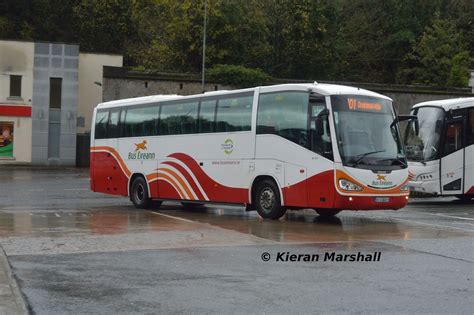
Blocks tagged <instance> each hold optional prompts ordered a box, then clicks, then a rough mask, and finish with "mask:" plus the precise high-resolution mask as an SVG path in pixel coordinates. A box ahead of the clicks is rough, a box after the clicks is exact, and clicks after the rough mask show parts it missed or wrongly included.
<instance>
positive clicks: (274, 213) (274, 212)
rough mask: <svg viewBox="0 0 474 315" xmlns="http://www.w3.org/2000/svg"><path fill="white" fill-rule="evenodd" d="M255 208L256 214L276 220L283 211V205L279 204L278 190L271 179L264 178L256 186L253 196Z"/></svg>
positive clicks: (284, 210)
mask: <svg viewBox="0 0 474 315" xmlns="http://www.w3.org/2000/svg"><path fill="white" fill-rule="evenodd" d="M254 203H255V208H257V212H258V214H259V215H260V216H261V217H262V218H264V219H273V220H278V219H279V218H281V217H282V216H283V215H284V214H285V212H286V209H285V207H282V206H281V198H280V191H279V190H278V186H277V185H276V184H275V182H274V181H272V180H268V179H266V180H264V181H262V182H261V183H260V185H259V186H258V188H257V191H256V193H255V197H254Z"/></svg>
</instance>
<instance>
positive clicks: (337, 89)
mask: <svg viewBox="0 0 474 315" xmlns="http://www.w3.org/2000/svg"><path fill="white" fill-rule="evenodd" d="M256 89H260V92H261V93H268V92H278V91H288V90H294V91H312V92H315V93H318V94H321V95H324V96H328V95H364V96H372V97H379V98H383V99H386V100H389V101H392V99H391V98H389V97H387V96H385V95H382V94H379V93H375V92H372V91H369V90H365V89H361V88H357V87H352V86H346V85H337V84H324V83H316V82H315V83H313V84H311V83H302V84H278V85H270V86H261V87H255V88H248V89H240V90H221V91H213V92H206V93H204V94H194V95H186V96H183V95H177V94H168V95H163V94H162V95H151V96H143V97H134V98H127V99H122V100H116V101H110V102H104V103H100V104H99V105H97V108H110V107H120V106H125V105H138V104H147V103H156V102H161V101H171V100H181V99H188V98H195V97H203V96H218V95H225V94H231V93H239V92H252V91H255V90H256Z"/></svg>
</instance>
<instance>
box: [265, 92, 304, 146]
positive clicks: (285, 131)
mask: <svg viewBox="0 0 474 315" xmlns="http://www.w3.org/2000/svg"><path fill="white" fill-rule="evenodd" d="M257 134H276V135H279V136H280V137H283V138H285V139H287V140H290V141H292V142H295V143H297V144H299V145H301V146H303V147H305V148H307V147H308V93H306V92H277V93H265V94H260V98H259V101H258V113H257Z"/></svg>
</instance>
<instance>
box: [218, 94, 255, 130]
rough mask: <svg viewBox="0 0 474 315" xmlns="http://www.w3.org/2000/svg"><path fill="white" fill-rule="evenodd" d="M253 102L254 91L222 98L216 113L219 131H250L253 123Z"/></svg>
mask: <svg viewBox="0 0 474 315" xmlns="http://www.w3.org/2000/svg"><path fill="white" fill-rule="evenodd" d="M247 95H248V96H247ZM252 104H253V93H251V94H250V95H249V93H245V94H243V95H242V94H237V95H235V96H230V97H229V96H225V97H223V98H220V99H219V102H218V104H217V115H216V129H217V132H232V131H249V130H250V129H251V124H252Z"/></svg>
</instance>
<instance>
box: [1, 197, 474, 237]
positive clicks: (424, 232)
mask: <svg viewBox="0 0 474 315" xmlns="http://www.w3.org/2000/svg"><path fill="white" fill-rule="evenodd" d="M203 228H204V229H209V228H222V229H225V230H230V231H234V232H239V233H243V234H248V235H253V236H255V237H258V238H260V239H263V240H268V241H272V242H275V241H276V242H285V243H287V242H289V243H291V242H336V241H337V242H340V241H361V240H387V239H405V240H408V239H417V238H440V237H441V238H447V237H462V236H467V235H470V234H469V233H467V232H462V231H454V230H449V229H445V230H440V229H435V228H432V227H423V226H421V227H420V226H414V225H409V224H403V223H400V222H397V221H395V220H390V219H386V220H380V219H374V218H368V217H366V216H358V215H357V213H355V212H349V213H346V214H345V213H341V214H340V215H339V216H337V217H333V218H330V219H325V218H322V217H320V216H318V215H316V214H315V213H314V212H313V211H310V210H305V211H299V212H297V211H289V212H288V213H287V215H286V217H285V218H284V219H283V220H280V221H271V220H263V219H261V218H260V217H259V216H258V215H257V214H256V213H255V212H245V211H244V210H243V209H242V208H237V207H235V208H233V207H227V206H225V207H217V206H216V207H214V206H212V207H211V206H209V207H202V208H198V209H194V210H184V209H182V208H181V207H180V206H178V205H164V206H163V207H162V208H161V209H160V210H159V211H142V210H137V209H134V208H133V207H132V206H103V207H92V208H91V210H90V211H54V210H45V211H41V210H35V211H34V212H28V211H15V210H13V209H12V210H11V211H9V210H8V208H6V209H3V210H2V211H0V237H8V236H33V237H42V236H47V237H62V236H74V235H112V234H132V233H143V232H153V231H155V232H166V231H174V232H180V231H193V230H200V229H203Z"/></svg>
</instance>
